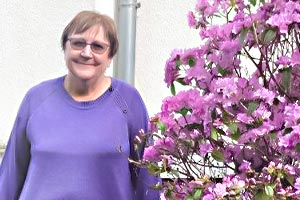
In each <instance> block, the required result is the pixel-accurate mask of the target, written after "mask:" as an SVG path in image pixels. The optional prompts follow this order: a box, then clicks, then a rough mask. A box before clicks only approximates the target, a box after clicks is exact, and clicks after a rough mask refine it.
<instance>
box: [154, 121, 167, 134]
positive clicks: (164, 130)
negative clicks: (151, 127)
mask: <svg viewBox="0 0 300 200" xmlns="http://www.w3.org/2000/svg"><path fill="white" fill-rule="evenodd" d="M156 126H157V129H158V130H160V131H161V132H162V133H164V132H166V125H165V124H164V123H162V122H161V121H159V122H158V123H157V124H156Z"/></svg>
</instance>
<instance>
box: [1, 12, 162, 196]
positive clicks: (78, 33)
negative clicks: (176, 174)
mask: <svg viewBox="0 0 300 200" xmlns="http://www.w3.org/2000/svg"><path fill="white" fill-rule="evenodd" d="M61 45H62V49H63V51H64V58H65V62H66V66H67V68H68V73H67V75H66V76H64V77H60V78H57V79H54V80H49V81H45V82H43V83H41V84H39V85H37V86H35V87H33V88H31V89H30V90H29V91H28V93H27V94H26V96H25V98H24V100H23V102H22V104H21V107H20V109H19V112H18V115H17V118H16V121H15V124H14V127H13V130H12V133H11V136H10V139H9V143H8V146H7V149H6V152H5V155H4V158H3V161H2V165H1V168H0V199H3V200H14V199H21V200H48V199H49V200H62V199H65V200H77V199H78V200H79V199H80V200H97V199H99V200H111V199H116V200H132V199H136V200H143V199H149V200H154V199H159V197H158V196H159V195H158V192H157V191H154V190H151V189H150V188H149V187H150V186H151V185H154V184H155V183H156V182H157V178H155V177H152V176H150V175H148V174H147V172H146V171H145V170H144V169H137V168H134V166H132V165H130V164H129V162H128V158H131V159H138V156H139V154H140V153H141V152H140V153H138V152H136V151H135V149H134V147H133V146H134V145H133V143H134V142H133V140H134V138H135V135H136V134H137V133H138V132H139V131H140V129H144V130H146V129H147V121H148V118H147V112H146V108H145V106H144V103H143V101H142V99H141V97H140V95H139V93H138V92H137V91H136V90H135V89H134V88H133V87H131V86H129V85H128V84H126V83H124V82H122V81H120V80H117V79H115V78H111V77H108V76H105V70H106V68H107V67H108V66H109V64H110V63H111V60H112V58H113V56H114V55H115V54H116V51H117V49H118V40H117V36H116V28H115V25H114V22H113V20H112V19H111V18H109V17H108V16H105V15H101V14H99V13H96V12H92V11H83V12H80V13H79V14H78V15H76V16H75V17H74V19H73V20H72V21H71V22H70V23H69V24H68V25H67V26H66V28H65V30H64V32H63V34H62V38H61Z"/></svg>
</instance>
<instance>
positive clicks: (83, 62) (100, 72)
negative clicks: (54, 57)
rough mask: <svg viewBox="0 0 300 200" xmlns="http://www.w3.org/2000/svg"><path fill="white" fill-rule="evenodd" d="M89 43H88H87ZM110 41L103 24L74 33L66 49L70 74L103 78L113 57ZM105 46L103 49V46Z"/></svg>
mask: <svg viewBox="0 0 300 200" xmlns="http://www.w3.org/2000/svg"><path fill="white" fill-rule="evenodd" d="M85 44H87V45H85ZM108 46H109V42H108V40H107V39H106V38H105V33H104V30H103V28H102V27H101V26H93V27H91V28H90V29H88V30H87V31H85V32H83V33H80V34H72V35H70V36H69V40H68V41H67V43H66V48H65V51H64V56H65V62H66V65H67V68H68V76H71V77H72V78H75V79H80V80H97V79H99V78H103V76H104V73H105V71H106V68H107V67H109V65H110V63H111V59H112V58H109V57H108V54H109V47H108ZM102 47H103V48H104V49H102V50H101V48H102Z"/></svg>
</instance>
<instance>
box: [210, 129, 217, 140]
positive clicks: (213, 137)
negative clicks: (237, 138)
mask: <svg viewBox="0 0 300 200" xmlns="http://www.w3.org/2000/svg"><path fill="white" fill-rule="evenodd" d="M210 137H211V139H213V140H215V141H217V140H218V137H219V134H218V131H217V129H215V128H214V127H213V128H212V129H211V133H210Z"/></svg>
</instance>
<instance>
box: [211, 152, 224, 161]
mask: <svg viewBox="0 0 300 200" xmlns="http://www.w3.org/2000/svg"><path fill="white" fill-rule="evenodd" d="M211 156H212V157H213V158H214V159H215V160H216V161H219V162H223V161H224V154H223V152H221V151H220V150H217V149H214V150H213V152H212V153H211Z"/></svg>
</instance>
